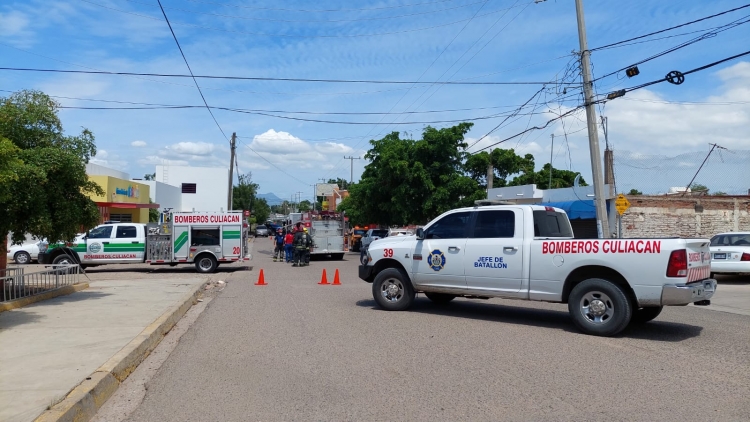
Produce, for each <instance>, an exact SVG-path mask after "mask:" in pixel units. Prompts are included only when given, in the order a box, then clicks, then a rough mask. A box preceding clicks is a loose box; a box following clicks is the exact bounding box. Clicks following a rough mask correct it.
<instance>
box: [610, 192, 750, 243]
mask: <svg viewBox="0 0 750 422" xmlns="http://www.w3.org/2000/svg"><path fill="white" fill-rule="evenodd" d="M628 201H630V208H629V209H628V210H627V211H626V212H625V214H623V216H622V228H623V237H669V236H679V237H711V236H713V235H715V234H717V233H722V232H731V231H750V197H748V196H738V197H706V196H702V197H678V196H635V195H631V196H628Z"/></svg>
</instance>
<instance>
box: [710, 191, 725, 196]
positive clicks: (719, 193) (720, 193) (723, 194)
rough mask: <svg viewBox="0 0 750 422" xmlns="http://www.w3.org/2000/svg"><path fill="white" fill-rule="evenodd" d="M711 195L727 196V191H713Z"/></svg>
mask: <svg viewBox="0 0 750 422" xmlns="http://www.w3.org/2000/svg"><path fill="white" fill-rule="evenodd" d="M712 195H713V196H727V193H726V192H721V191H719V192H714V193H712Z"/></svg>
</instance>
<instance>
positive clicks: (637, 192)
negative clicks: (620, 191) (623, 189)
mask: <svg viewBox="0 0 750 422" xmlns="http://www.w3.org/2000/svg"><path fill="white" fill-rule="evenodd" d="M628 195H643V192H641V191H639V190H638V189H630V192H628Z"/></svg>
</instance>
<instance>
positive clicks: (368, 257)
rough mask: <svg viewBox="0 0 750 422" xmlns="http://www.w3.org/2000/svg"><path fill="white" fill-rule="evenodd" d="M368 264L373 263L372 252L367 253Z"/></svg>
mask: <svg viewBox="0 0 750 422" xmlns="http://www.w3.org/2000/svg"><path fill="white" fill-rule="evenodd" d="M367 262H368V263H369V262H372V256H370V252H369V251H368V252H367Z"/></svg>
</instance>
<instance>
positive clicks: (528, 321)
mask: <svg viewBox="0 0 750 422" xmlns="http://www.w3.org/2000/svg"><path fill="white" fill-rule="evenodd" d="M356 303H357V306H361V307H365V308H372V309H376V310H381V309H380V308H379V307H378V306H377V305H376V304H375V300H373V299H366V300H359V301H357V302H356ZM408 312H419V313H423V314H430V315H442V316H447V317H459V318H466V319H475V320H482V321H494V322H503V323H508V324H518V325H528V326H532V327H543V328H555V329H560V330H562V331H567V332H570V333H577V334H580V331H579V330H578V329H577V328H576V327H575V325H573V321H571V319H570V316H569V315H568V312H567V311H555V310H550V309H534V308H524V307H518V306H508V305H502V304H498V303H482V302H477V301H473V300H472V301H462V300H459V301H454V302H451V303H449V304H442V305H441V304H436V303H433V302H432V301H430V300H429V299H427V298H424V297H419V296H418V297H417V299H416V300H415V301H414V305H412V307H411V308H410V309H409V311H408ZM702 330H703V327H697V326H694V325H688V324H682V323H674V322H665V321H659V320H658V319H657V320H655V321H652V322H650V323H648V324H644V325H631V326H628V328H626V329H625V330H624V331H623V332H622V333H620V334H619V335H617V336H616V338H623V337H625V338H635V339H642V340H653V341H669V342H678V341H683V340H687V339H689V338H692V337H697V336H699V335H700V333H701V331H702Z"/></svg>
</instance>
